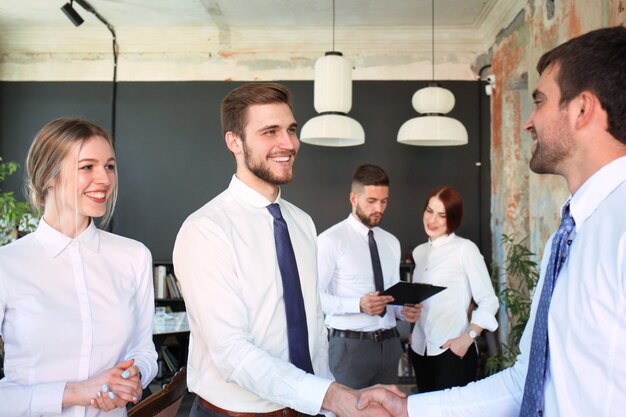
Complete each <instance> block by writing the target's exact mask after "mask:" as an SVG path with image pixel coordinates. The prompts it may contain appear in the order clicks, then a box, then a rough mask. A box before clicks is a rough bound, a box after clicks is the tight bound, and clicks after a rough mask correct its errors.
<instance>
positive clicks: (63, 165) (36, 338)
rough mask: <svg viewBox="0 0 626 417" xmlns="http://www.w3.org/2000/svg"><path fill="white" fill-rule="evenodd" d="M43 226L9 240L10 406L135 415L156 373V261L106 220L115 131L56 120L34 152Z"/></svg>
mask: <svg viewBox="0 0 626 417" xmlns="http://www.w3.org/2000/svg"><path fill="white" fill-rule="evenodd" d="M26 168H27V172H28V187H29V194H30V198H31V201H32V203H33V205H35V206H36V207H38V208H40V209H43V217H42V219H41V221H40V223H39V226H38V228H37V230H36V231H35V232H33V233H31V234H29V235H27V236H25V237H23V238H22V239H19V240H17V241H15V242H13V243H11V244H10V245H7V246H4V247H2V248H0V335H1V336H2V338H3V339H4V343H5V362H4V370H5V375H6V376H5V378H4V379H2V380H0V415H2V416H3V417H14V416H39V415H61V416H78V415H80V416H88V417H93V416H100V415H103V414H105V412H106V416H115V417H119V416H126V405H127V403H129V402H137V401H138V400H139V399H140V398H141V392H142V387H145V386H146V385H147V384H148V383H149V382H150V380H151V379H152V378H153V377H154V375H155V374H156V369H157V365H156V358H157V354H156V352H155V349H154V344H153V343H152V319H153V315H154V301H153V290H152V284H151V283H152V274H151V271H152V258H151V255H150V252H149V251H148V249H147V248H146V247H145V246H144V245H142V244H141V243H139V242H136V241H134V240H131V239H127V238H123V237H120V236H116V235H114V234H111V233H108V232H105V231H102V230H100V229H98V228H97V227H96V225H95V223H94V219H95V218H100V219H101V222H100V223H101V224H102V223H104V224H106V222H107V221H108V220H109V219H110V217H111V215H112V212H113V207H114V205H115V200H116V195H117V172H116V168H115V153H114V151H113V146H112V142H111V138H110V137H109V135H108V134H107V132H106V131H105V130H104V129H102V128H101V127H99V126H98V125H96V124H94V123H92V122H89V121H86V120H80V119H69V118H66V119H57V120H54V121H52V122H50V123H48V124H46V125H45V126H44V127H43V128H42V129H41V130H40V131H39V133H38V134H37V135H36V137H35V139H34V141H33V143H32V145H31V148H30V150H29V152H28V157H27V164H26Z"/></svg>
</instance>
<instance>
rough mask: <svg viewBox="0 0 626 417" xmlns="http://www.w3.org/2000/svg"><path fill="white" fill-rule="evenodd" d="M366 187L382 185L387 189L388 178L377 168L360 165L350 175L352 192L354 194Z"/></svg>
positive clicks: (370, 165) (375, 166) (369, 165)
mask: <svg viewBox="0 0 626 417" xmlns="http://www.w3.org/2000/svg"><path fill="white" fill-rule="evenodd" d="M366 185H382V186H386V187H389V177H388V176H387V173H386V172H385V171H384V170H383V169H382V168H381V167H379V166H377V165H372V164H365V165H360V166H358V167H357V168H356V169H355V170H354V174H352V191H353V192H356V191H357V189H360V188H362V187H364V186H366Z"/></svg>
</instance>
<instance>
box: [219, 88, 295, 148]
mask: <svg viewBox="0 0 626 417" xmlns="http://www.w3.org/2000/svg"><path fill="white" fill-rule="evenodd" d="M272 103H285V104H286V105H288V106H289V108H290V109H291V110H292V111H293V108H292V107H291V94H290V93H289V90H287V89H286V88H285V87H284V86H283V85H281V84H278V83H247V84H242V85H240V86H239V87H237V88H235V89H234V90H232V91H231V92H230V93H228V95H226V97H224V99H223V100H222V105H221V107H220V118H221V122H222V133H223V134H224V135H226V132H233V133H234V134H235V135H237V136H238V137H240V138H241V140H245V139H246V137H245V136H246V135H245V127H246V124H247V123H248V120H247V114H246V112H247V110H248V107H250V106H252V105H254V104H272Z"/></svg>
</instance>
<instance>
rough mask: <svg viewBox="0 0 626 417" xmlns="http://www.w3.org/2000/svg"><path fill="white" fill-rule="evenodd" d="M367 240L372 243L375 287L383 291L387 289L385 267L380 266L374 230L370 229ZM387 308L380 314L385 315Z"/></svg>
mask: <svg viewBox="0 0 626 417" xmlns="http://www.w3.org/2000/svg"><path fill="white" fill-rule="evenodd" d="M367 240H368V242H369V245H370V256H371V257H372V269H373V271H374V287H375V288H376V291H379V292H381V293H382V292H383V291H385V284H384V281H383V268H382V267H381V266H380V256H378V246H376V241H375V240H374V231H373V230H371V229H370V231H369V232H367ZM386 312H387V310H386V309H385V311H383V312H382V313H380V316H381V317H383V316H384V315H385V313H386Z"/></svg>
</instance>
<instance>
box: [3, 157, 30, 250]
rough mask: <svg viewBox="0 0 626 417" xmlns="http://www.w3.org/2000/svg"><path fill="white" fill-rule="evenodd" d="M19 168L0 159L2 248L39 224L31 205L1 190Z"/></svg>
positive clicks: (11, 193)
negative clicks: (3, 184) (6, 180)
mask: <svg viewBox="0 0 626 417" xmlns="http://www.w3.org/2000/svg"><path fill="white" fill-rule="evenodd" d="M18 167H19V165H18V164H17V163H16V162H4V161H3V160H2V157H0V246H3V245H6V244H7V243H10V242H12V241H14V240H15V239H17V238H18V237H20V236H23V235H25V234H26V233H29V232H32V231H33V230H35V228H36V227H37V223H38V222H39V214H38V213H35V212H34V211H33V210H32V209H31V207H30V204H28V203H27V202H25V201H18V200H17V199H16V198H15V195H14V194H13V192H10V191H4V190H3V189H2V188H1V187H2V183H3V182H4V181H5V179H6V178H7V177H8V176H9V175H12V174H13V173H14V172H15V171H16V170H17V169H18Z"/></svg>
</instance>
